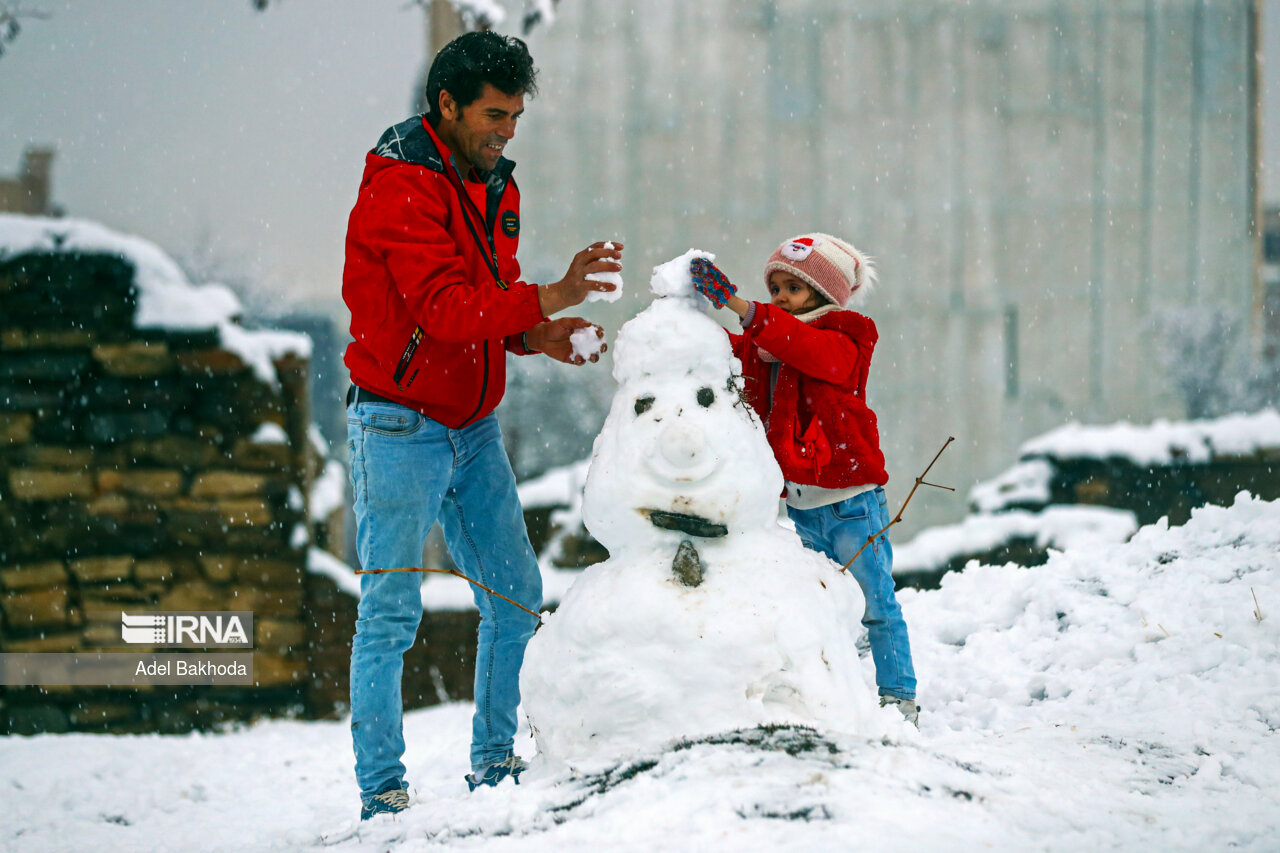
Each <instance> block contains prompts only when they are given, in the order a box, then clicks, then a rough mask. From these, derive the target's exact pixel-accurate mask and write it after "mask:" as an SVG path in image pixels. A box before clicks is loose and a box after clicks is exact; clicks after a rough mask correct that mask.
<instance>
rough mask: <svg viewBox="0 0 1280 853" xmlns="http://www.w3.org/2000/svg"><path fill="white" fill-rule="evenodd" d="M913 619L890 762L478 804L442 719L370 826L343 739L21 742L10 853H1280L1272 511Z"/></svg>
mask: <svg viewBox="0 0 1280 853" xmlns="http://www.w3.org/2000/svg"><path fill="white" fill-rule="evenodd" d="M1255 596H1256V602H1257V604H1255ZM901 597H902V602H903V607H904V609H905V611H906V615H907V622H908V624H909V625H910V626H911V630H912V637H913V643H914V646H915V655H916V664H917V671H918V673H919V675H920V680H921V690H920V700H921V704H922V707H923V715H922V717H921V728H920V732H919V733H918V735H915V734H910V733H909V734H907V735H906V736H904V737H900V738H899V739H898V741H897V742H886V741H882V740H867V739H866V738H859V737H856V736H852V735H841V736H838V737H833V736H829V735H823V734H820V733H806V732H802V731H801V732H797V731H795V730H787V729H784V730H781V731H778V732H774V733H772V734H767V735H766V734H761V733H758V732H756V733H748V734H746V735H737V736H732V737H725V738H711V739H708V742H702V743H696V744H683V745H681V746H680V747H679V748H675V749H670V750H666V751H662V752H655V753H653V754H640V753H638V754H636V755H634V756H632V757H631V759H630V760H629V761H628V762H626V763H624V764H623V765H622V766H621V767H615V768H601V772H600V773H598V774H594V775H590V774H589V775H585V776H580V777H576V778H572V777H569V776H567V775H563V773H562V771H556V770H553V769H552V768H551V767H549V766H540V765H539V764H538V763H537V762H535V764H534V766H533V768H532V769H531V770H530V771H529V772H528V773H526V775H525V776H524V782H523V784H521V785H519V786H518V787H517V786H512V785H510V784H509V783H508V784H505V785H504V786H502V787H499V788H497V789H491V790H490V789H483V790H480V791H477V792H476V793H475V794H468V793H467V790H466V786H465V785H464V784H463V781H462V775H463V773H464V772H466V770H467V767H466V756H467V741H468V736H469V728H470V727H469V716H470V708H469V706H466V705H450V706H444V707H439V708H435V709H430V710H426V711H419V712H415V713H411V714H409V715H408V716H407V717H406V721H405V728H406V732H405V734H406V741H407V743H408V754H407V755H406V757H405V763H406V765H407V766H408V768H409V776H408V778H409V780H410V782H411V785H412V791H411V792H412V794H413V799H414V806H413V807H412V808H411V809H410V810H409V811H407V812H405V813H404V814H402V815H400V816H399V817H397V818H390V817H385V816H384V817H380V818H378V819H376V820H375V821H372V822H370V823H367V824H365V825H363V826H360V825H358V824H357V822H356V821H355V816H356V811H357V808H358V802H357V797H356V791H355V783H354V780H353V777H352V770H351V765H352V757H351V745H350V738H349V735H348V732H347V728H346V724H345V722H336V723H329V722H323V723H300V722H288V721H277V722H269V723H263V724H261V725H258V726H254V727H251V728H248V729H241V730H234V731H229V732H226V733H222V734H204V735H190V736H184V737H160V736H126V737H121V736H100V735H57V736H54V735H44V736H38V737H8V738H3V739H0V790H3V791H4V796H3V797H0V849H4V850H12V851H49V850H68V851H70V850H76V851H80V850H87V849H99V850H228V851H230V850H235V851H244V850H295V849H312V848H316V847H320V846H323V845H328V846H331V847H332V848H334V849H340V850H386V849H396V850H406V851H407V850H420V849H441V848H458V849H468V850H493V851H505V850H510V851H521V853H528V851H537V850H556V851H572V850H584V851H585V850H591V851H598V850H658V849H662V850H694V849H715V850H771V851H778V850H795V851H801V850H803V851H812V850H837V849H839V850H847V849H885V848H889V849H903V850H921V849H931V850H934V849H936V850H977V849H998V850H999V849H1004V850H1031V849H1034V850H1099V849H1116V848H1123V849H1159V850H1205V849H1212V850H1221V849H1230V848H1239V849H1243V850H1259V851H1261V850H1276V849H1280V733H1278V730H1280V621H1278V620H1280V616H1277V615H1276V612H1277V611H1276V608H1277V607H1280V502H1270V503H1268V502H1264V501H1259V500H1254V499H1252V498H1249V497H1247V496H1244V497H1241V498H1239V499H1238V500H1237V501H1236V503H1235V505H1234V506H1232V507H1226V508H1222V507H1206V508H1204V509H1201V510H1197V511H1196V513H1195V514H1194V516H1193V518H1192V519H1191V521H1190V522H1189V523H1188V524H1187V525H1186V526H1184V527H1181V528H1174V529H1167V528H1165V527H1164V526H1162V525H1152V526H1150V527H1146V528H1144V529H1142V530H1141V531H1139V532H1138V534H1137V535H1136V536H1135V537H1134V538H1133V539H1132V540H1131V541H1129V542H1127V543H1124V544H1110V545H1097V546H1085V547H1079V548H1072V549H1069V550H1067V551H1066V552H1064V553H1061V554H1055V555H1053V557H1052V558H1051V559H1050V561H1049V563H1048V564H1046V565H1044V566H1040V567H1037V568H1034V569H1022V568H1017V567H1014V566H1003V567H997V566H976V567H970V568H969V569H968V570H966V571H965V572H964V573H962V574H953V575H950V576H948V577H947V579H946V580H945V581H944V583H943V586H942V588H941V589H940V590H936V591H931V592H916V591H913V590H907V591H904V592H903V593H902V595H901ZM1255 608H1257V609H1256V611H1255ZM1259 616H1261V617H1262V618H1261V619H1259V618H1258V617H1259ZM862 663H863V665H864V666H865V667H868V668H869V667H870V666H871V662H870V661H869V660H866V659H864V660H863V661H862ZM688 701H689V702H690V703H691V704H694V703H697V701H698V697H697V696H690V697H688ZM886 713H891V712H886ZM717 741H724V742H717ZM517 746H518V749H520V751H521V752H522V753H524V754H526V755H529V754H531V752H532V750H533V744H532V740H531V739H530V738H529V737H528V732H527V730H525V731H523V732H522V733H521V735H520V737H519V738H518V740H517Z"/></svg>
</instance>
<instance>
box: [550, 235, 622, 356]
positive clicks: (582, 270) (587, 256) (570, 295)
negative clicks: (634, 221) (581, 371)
mask: <svg viewBox="0 0 1280 853" xmlns="http://www.w3.org/2000/svg"><path fill="white" fill-rule="evenodd" d="M605 242H606V241H603V240H602V241H600V242H598V243H592V244H591V245H590V246H588V247H587V248H585V249H583V250H582V251H581V252H579V253H578V254H576V255H574V256H573V262H572V263H570V264H569V271H568V272H566V273H565V274H564V278H562V279H560V280H559V281H557V282H556V283H555V284H540V285H538V305H539V307H540V308H541V309H542V316H543V317H550V316H551V315H552V314H555V313H556V312H557V311H563V310H564V309H566V308H572V307H573V306H575V305H578V304H581V302H582V301H583V300H584V299H586V298H587V294H588V293H590V292H591V291H593V290H598V291H601V292H603V293H611V292H613V291H614V290H617V289H618V288H617V285H614V284H609V283H607V282H603V281H591V280H590V279H588V278H587V276H588V275H590V274H591V273H600V272H622V263H621V261H622V244H621V243H619V242H617V241H616V240H615V241H613V248H612V249H606V248H605V247H604V244H605ZM561 360H562V361H563V359H561Z"/></svg>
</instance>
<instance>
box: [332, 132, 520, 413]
mask: <svg viewBox="0 0 1280 853" xmlns="http://www.w3.org/2000/svg"><path fill="white" fill-rule="evenodd" d="M450 157H451V154H450V152H449V149H448V148H447V147H446V146H445V145H444V143H443V142H441V141H440V139H439V137H437V136H436V135H435V132H434V131H433V130H432V129H431V127H430V125H429V124H428V123H427V122H426V120H425V119H424V118H420V117H415V118H414V119H410V120H408V121H405V122H402V123H400V124H399V125H396V126H395V127H393V128H391V129H389V130H388V131H387V132H386V134H384V135H383V137H382V140H381V141H380V142H379V144H378V146H377V148H375V149H374V150H373V151H370V152H369V154H368V155H367V156H366V157H365V170H364V177H363V179H362V180H361V183H360V195H359V198H358V199H357V200H356V204H355V207H354V208H353V209H352V211H351V218H350V220H349V222H348V225H347V260H346V267H345V269H344V270H343V276H342V297H343V299H344V301H345V302H346V303H347V307H348V308H349V309H350V310H351V336H352V337H353V338H354V339H355V340H354V341H353V342H352V343H351V344H350V345H349V346H348V347H347V352H346V356H345V362H346V365H347V367H348V369H350V371H351V381H352V382H353V383H355V384H356V385H358V386H360V387H361V388H365V389H367V390H369V391H373V392H374V393H377V394H381V395H382V396H384V397H388V398H390V399H392V400H395V401H396V402H399V403H402V404H404V405H406V406H409V407H410V408H413V409H416V410H418V411H420V412H422V413H423V414H424V415H426V416H427V417H429V418H432V419H433V420H436V421H439V422H440V423H442V424H445V425H446V426H449V427H453V428H457V427H462V426H465V425H467V424H469V423H472V422H474V421H476V420H478V419H480V418H482V417H484V416H485V415H487V414H489V413H490V412H492V411H493V409H494V407H495V406H497V405H498V402H499V401H500V400H501V399H502V394H503V391H504V390H505V385H506V357H505V350H510V351H511V352H516V353H518V354H521V355H523V354H526V353H525V350H524V348H523V347H522V346H521V343H520V335H521V333H522V332H525V331H528V330H529V329H531V328H533V327H534V326H536V325H537V324H538V323H540V322H542V321H543V319H544V318H543V316H542V311H541V308H540V307H539V304H538V294H537V287H536V286H535V285H532V284H528V283H525V282H523V281H519V278H520V264H519V262H517V260H516V248H517V246H518V245H519V233H520V193H519V190H518V189H517V187H516V185H515V182H514V181H513V180H511V177H510V173H511V168H512V167H513V166H514V164H513V163H511V162H510V161H509V160H505V159H504V160H502V161H500V162H499V165H498V167H497V168H495V169H494V171H493V172H492V173H490V180H489V182H488V184H486V183H481V182H478V181H474V180H469V181H467V182H466V183H465V184H463V183H462V182H461V181H460V180H459V178H458V174H457V171H456V170H455V168H454V166H453V164H452V162H451V160H450ZM459 188H465V191H466V194H467V197H468V198H469V199H470V202H469V203H467V202H464V201H463V198H462V197H461V196H460V194H459V192H458V189H459ZM473 230H474V233H473ZM490 240H491V241H492V242H491V244H490V245H491V246H492V249H491V250H490V249H488V248H485V244H486V243H489V241H490ZM486 255H490V259H491V260H493V261H494V262H495V263H496V265H497V268H498V273H499V275H498V276H495V275H494V274H493V271H492V270H491V268H490V266H489V263H488V262H487V261H486Z"/></svg>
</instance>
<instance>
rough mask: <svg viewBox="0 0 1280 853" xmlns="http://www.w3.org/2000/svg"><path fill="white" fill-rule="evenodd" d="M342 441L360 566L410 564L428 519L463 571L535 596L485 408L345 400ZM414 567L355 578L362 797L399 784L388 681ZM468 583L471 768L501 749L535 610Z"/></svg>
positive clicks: (397, 665) (412, 625) (520, 595)
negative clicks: (470, 415) (433, 415)
mask: <svg viewBox="0 0 1280 853" xmlns="http://www.w3.org/2000/svg"><path fill="white" fill-rule="evenodd" d="M347 449H348V451H349V452H350V456H351V484H352V487H353V488H354V490H355V514H356V540H357V542H356V548H357V551H358V553H359V556H360V564H361V565H362V566H364V567H365V568H369V569H373V568H400V567H409V566H412V567H418V568H420V567H421V566H422V549H423V546H424V544H425V541H426V538H427V533H428V531H430V530H431V526H432V524H433V523H435V522H436V521H439V522H440V526H441V527H442V528H443V529H444V537H445V542H446V543H447V544H448V546H449V553H450V554H451V555H452V556H453V559H454V562H455V563H457V565H458V567H459V569H460V570H461V571H462V572H464V573H465V574H466V575H467V576H468V577H470V578H474V579H475V580H477V581H479V582H480V583H482V584H484V585H485V586H487V587H489V588H491V589H493V590H496V591H497V592H500V593H502V594H503V595H505V596H507V597H508V598H511V599H512V600H514V601H518V602H520V603H521V604H523V605H525V606H526V607H528V608H530V609H531V610H535V611H536V610H538V609H539V608H540V607H541V606H542V575H541V573H540V572H539V570H538V561H537V558H536V557H535V555H534V553H533V547H532V546H531V545H530V544H529V535H528V533H527V532H526V531H525V526H524V516H523V515H522V514H521V511H520V503H519V501H518V500H517V498H516V483H515V477H514V476H513V475H512V473H511V463H510V462H509V461H508V460H507V454H506V451H505V450H504V449H503V446H502V433H501V431H500V430H499V428H498V420H497V418H496V417H495V416H493V415H489V416H488V417H486V418H483V419H481V420H479V421H477V422H475V423H474V424H471V425H470V426H466V427H463V428H462V429H449V428H448V427H446V426H444V425H443V424H440V423H438V422H436V421H433V420H431V419H430V418H427V417H424V416H423V415H421V414H419V413H418V412H415V411H413V410H412V409H408V408H405V407H404V406H398V405H395V404H394V403H360V404H355V405H351V406H348V407H347ZM422 578H423V576H422V574H421V573H419V572H389V573H386V574H373V575H361V577H360V606H359V610H358V611H357V613H358V616H357V620H356V633H355V638H354V639H353V640H352V643H351V739H352V742H353V744H354V746H355V754H356V781H357V783H359V785H360V794H361V798H362V799H363V800H365V801H366V802H367V801H368V800H369V799H370V798H371V797H372V796H373V795H374V794H376V793H378V792H379V791H382V790H384V789H386V788H388V787H391V786H393V785H396V784H399V785H401V786H403V784H404V772H405V768H404V764H403V763H402V762H401V758H402V756H403V755H404V729H403V725H402V715H403V707H404V706H403V704H402V701H401V694H400V682H401V676H402V674H403V670H404V653H405V651H407V650H408V649H409V648H410V647H411V646H412V645H413V641H414V638H415V637H416V636H417V632H418V623H419V621H421V619H422ZM452 582H454V583H463V582H464V581H462V580H456V581H452ZM472 592H474V593H475V601H476V606H477V607H479V608H480V630H479V637H478V641H477V649H476V681H475V699H476V712H475V717H474V718H473V720H472V724H471V767H472V769H473V770H478V769H480V768H482V767H484V766H486V765H488V764H491V763H494V762H497V761H501V760H502V759H504V758H506V757H507V756H508V755H510V754H511V751H512V746H513V739H514V737H515V733H516V722H517V721H516V708H517V706H518V705H519V704H520V665H521V664H522V663H523V662H524V649H525V645H526V644H527V643H528V642H529V638H530V637H532V636H533V629H534V628H535V627H536V626H537V620H536V619H535V618H534V617H533V616H531V615H529V614H528V613H525V612H524V611H522V610H520V609H519V608H517V607H513V606H512V605H510V604H508V603H507V602H505V601H503V600H502V599H500V598H497V597H496V596H491V595H489V594H488V593H487V592H485V591H484V590H482V589H480V588H479V587H475V586H472Z"/></svg>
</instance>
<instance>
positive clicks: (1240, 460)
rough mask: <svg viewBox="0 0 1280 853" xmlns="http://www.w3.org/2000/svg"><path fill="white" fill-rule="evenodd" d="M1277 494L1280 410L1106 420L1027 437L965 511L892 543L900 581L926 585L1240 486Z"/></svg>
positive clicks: (1182, 515)
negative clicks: (1017, 455)
mask: <svg viewBox="0 0 1280 853" xmlns="http://www.w3.org/2000/svg"><path fill="white" fill-rule="evenodd" d="M1242 489H1243V490H1248V491H1250V492H1252V493H1254V494H1257V495H1259V496H1261V497H1263V498H1280V413H1277V412H1276V411H1274V410H1266V411H1262V412H1258V413H1255V414H1250V415H1230V416H1227V417H1223V418H1218V419H1216V420H1205V421H1185V422H1175V423H1170V422H1167V421H1156V422H1155V423H1152V424H1146V425H1136V424H1129V423H1117V424H1112V425H1110V426H1081V425H1079V424H1068V425H1067V426H1064V427H1061V428H1059V429H1056V430H1053V431H1052V432H1049V433H1046V434H1044V435H1042V436H1039V437H1037V438H1034V439H1032V440H1031V441H1028V442H1027V443H1026V444H1024V445H1023V447H1022V453H1021V459H1020V460H1019V461H1018V463H1017V464H1016V465H1014V466H1012V467H1011V468H1009V469H1008V470H1006V471H1004V472H1002V473H1001V474H999V475H998V476H996V477H994V478H992V479H991V480H988V481H986V482H983V483H979V484H978V485H976V486H974V488H973V489H972V491H971V492H970V493H969V504H970V508H971V509H972V510H973V513H974V514H973V515H970V516H969V517H968V518H966V519H964V521H962V522H961V523H959V524H952V525H944V526H940V527H935V528H931V529H929V530H926V531H924V532H923V533H921V534H920V535H919V536H917V537H916V538H915V539H913V540H912V541H910V542H907V543H905V544H902V545H900V546H898V547H897V548H896V549H895V552H894V575H895V576H897V577H898V579H899V583H905V584H908V585H911V586H920V587H923V588H929V587H935V586H937V583H938V581H939V579H940V578H941V577H942V576H943V575H944V574H946V573H947V572H948V571H957V570H960V569H963V568H964V567H965V565H966V564H967V563H968V562H970V561H971V560H977V561H978V562H981V563H991V564H1000V563H1006V562H1013V563H1016V564H1018V565H1021V566H1036V565H1040V564H1042V563H1044V562H1045V560H1047V559H1048V557H1049V549H1054V550H1063V549H1065V548H1068V547H1072V546H1074V545H1077V544H1086V543H1090V542H1093V543H1101V542H1124V541H1126V540H1127V539H1128V538H1129V537H1130V536H1132V535H1133V534H1134V532H1135V531H1136V530H1137V529H1138V525H1139V524H1150V523H1153V522H1155V521H1158V520H1159V519H1161V518H1168V519H1169V521H1170V522H1171V523H1173V524H1181V523H1183V522H1185V521H1186V520H1187V518H1188V517H1190V513H1191V510H1192V509H1193V508H1195V507H1198V506H1202V505H1204V504H1216V505H1219V506H1225V505H1227V504H1230V503H1231V502H1232V501H1233V500H1234V499H1235V495H1236V494H1237V493H1238V492H1239V491H1240V490H1242Z"/></svg>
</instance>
